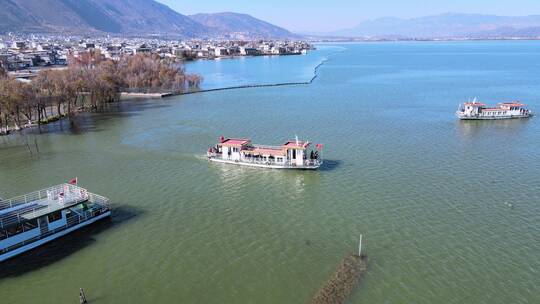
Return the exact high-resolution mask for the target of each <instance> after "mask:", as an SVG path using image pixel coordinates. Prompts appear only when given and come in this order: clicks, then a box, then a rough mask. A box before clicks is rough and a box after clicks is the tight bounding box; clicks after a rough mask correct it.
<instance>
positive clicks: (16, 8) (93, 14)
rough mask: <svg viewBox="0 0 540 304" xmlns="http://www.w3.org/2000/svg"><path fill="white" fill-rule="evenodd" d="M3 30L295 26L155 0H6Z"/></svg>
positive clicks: (270, 34)
mask: <svg viewBox="0 0 540 304" xmlns="http://www.w3.org/2000/svg"><path fill="white" fill-rule="evenodd" d="M0 7H1V9H0V33H1V32H50V33H60V32H61V33H70V34H99V33H112V34H123V35H141V34H153V35H168V36H178V37H185V38H193V37H213V36H218V35H229V34H236V35H237V34H239V33H244V36H253V37H257V38H285V37H294V36H295V35H293V34H292V33H290V32H289V31H287V30H285V29H283V28H280V27H278V26H275V25H272V24H270V23H267V22H264V21H262V20H259V19H256V18H254V17H252V16H249V15H245V14H236V13H218V14H199V15H194V16H189V17H188V16H185V15H182V14H180V13H178V12H176V11H174V10H172V9H171V8H169V7H168V6H166V5H163V4H161V3H158V2H156V1H154V0H0Z"/></svg>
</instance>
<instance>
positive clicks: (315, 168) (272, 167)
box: [208, 157, 322, 170]
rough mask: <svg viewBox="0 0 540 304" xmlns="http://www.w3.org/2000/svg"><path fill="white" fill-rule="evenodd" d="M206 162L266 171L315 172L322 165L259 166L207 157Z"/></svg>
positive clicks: (257, 164) (258, 164) (259, 164)
mask: <svg viewBox="0 0 540 304" xmlns="http://www.w3.org/2000/svg"><path fill="white" fill-rule="evenodd" d="M208 160H209V161H212V162H216V163H223V164H232V165H238V166H247V167H256V168H267V169H295V170H317V169H318V168H319V167H320V166H321V165H322V162H320V163H319V164H318V165H307V166H292V165H279V164H261V163H252V162H243V161H234V160H228V159H221V158H213V157H208Z"/></svg>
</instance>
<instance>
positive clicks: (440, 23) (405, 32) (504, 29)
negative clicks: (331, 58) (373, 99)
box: [324, 13, 540, 39]
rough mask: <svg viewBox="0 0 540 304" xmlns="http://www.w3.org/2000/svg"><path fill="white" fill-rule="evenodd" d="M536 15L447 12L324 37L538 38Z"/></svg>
mask: <svg viewBox="0 0 540 304" xmlns="http://www.w3.org/2000/svg"><path fill="white" fill-rule="evenodd" d="M539 29H540V16H521V17H509V16H493V15H480V14H454V13H447V14H441V15H436V16H427V17H419V18H411V19H401V18H394V17H386V18H379V19H375V20H370V21H365V22H362V23H360V24H359V25H358V26H356V27H354V28H351V29H346V30H341V31H335V32H331V33H325V34H324V35H325V36H341V37H378V38H418V39H421V38H427V39H430V38H497V37H523V38H527V37H530V38H533V37H539V36H540V30H539Z"/></svg>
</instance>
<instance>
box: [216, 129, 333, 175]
mask: <svg viewBox="0 0 540 304" xmlns="http://www.w3.org/2000/svg"><path fill="white" fill-rule="evenodd" d="M219 141H220V142H219V143H218V144H217V145H215V146H214V147H211V148H210V149H208V152H207V157H208V159H209V160H210V161H213V162H219V163H228V164H235V165H244V166H251V167H260V168H272V169H306V170H315V169H318V168H319V167H320V166H321V165H322V163H323V161H322V159H321V156H320V153H321V152H322V145H321V144H317V145H315V149H312V145H311V143H310V142H308V141H299V140H298V139H296V140H291V141H288V142H286V143H285V144H283V145H281V146H262V145H254V144H252V143H251V140H250V139H239V138H228V139H225V138H223V137H221V138H220V140H219Z"/></svg>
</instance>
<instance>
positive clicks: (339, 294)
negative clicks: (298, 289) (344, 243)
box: [310, 254, 367, 304]
mask: <svg viewBox="0 0 540 304" xmlns="http://www.w3.org/2000/svg"><path fill="white" fill-rule="evenodd" d="M366 271H367V256H365V255H358V254H351V255H349V256H346V257H345V258H344V259H343V260H342V261H341V263H340V264H339V266H338V268H337V269H336V271H335V272H334V274H333V275H332V277H331V278H330V279H329V280H328V281H327V282H326V283H325V284H324V285H323V286H322V287H321V289H320V290H319V291H318V292H317V293H316V294H315V296H314V297H313V299H312V300H311V302H310V303H311V304H342V303H344V302H345V299H347V297H348V296H349V295H350V294H351V293H352V291H353V290H354V288H355V287H356V286H357V285H358V284H359V282H360V278H361V277H362V275H363V274H364V273H365V272H366Z"/></svg>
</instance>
